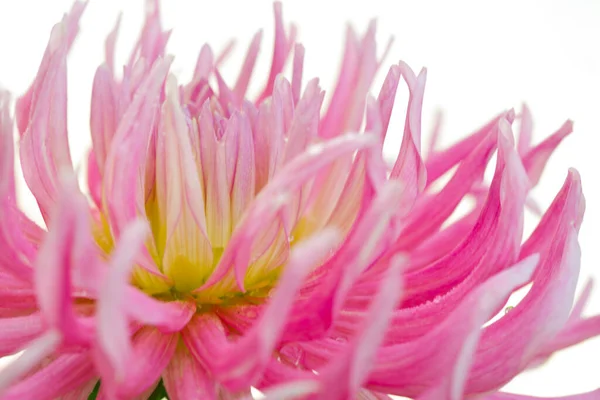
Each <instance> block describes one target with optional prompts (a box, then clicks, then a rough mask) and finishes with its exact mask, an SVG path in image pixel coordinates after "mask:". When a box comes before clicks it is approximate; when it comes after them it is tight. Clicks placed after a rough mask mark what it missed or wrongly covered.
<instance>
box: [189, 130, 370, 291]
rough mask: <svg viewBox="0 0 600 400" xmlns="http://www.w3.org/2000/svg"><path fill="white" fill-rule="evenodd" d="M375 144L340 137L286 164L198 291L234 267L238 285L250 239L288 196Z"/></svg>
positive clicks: (367, 139) (361, 138)
mask: <svg viewBox="0 0 600 400" xmlns="http://www.w3.org/2000/svg"><path fill="white" fill-rule="evenodd" d="M374 144H375V142H374V138H373V137H371V136H369V135H343V136H341V137H338V138H336V139H334V140H331V141H328V142H325V143H323V144H318V145H314V146H312V147H309V148H308V149H307V151H305V152H304V153H303V154H302V155H300V156H298V157H296V158H295V159H294V161H293V162H290V163H289V164H287V165H286V166H285V167H284V168H283V169H282V170H281V172H280V173H279V174H277V175H276V176H275V177H274V179H273V180H272V181H271V182H270V183H269V185H268V186H267V187H265V188H264V189H263V190H262V191H261V192H260V194H259V196H258V197H257V198H256V200H255V201H254V202H253V203H252V205H251V206H250V208H249V209H248V211H247V214H246V217H245V218H244V220H243V221H242V222H241V223H240V225H239V226H238V227H237V228H236V231H235V232H234V235H233V236H232V238H231V240H230V242H229V244H228V246H227V247H226V248H225V251H224V253H223V256H222V258H221V260H220V262H219V265H217V268H216V269H215V271H214V272H213V275H212V276H211V277H210V278H209V280H208V281H207V282H206V283H205V284H204V286H203V287H201V288H200V290H202V289H205V288H207V287H210V286H211V285H213V284H214V283H215V282H217V281H219V280H220V279H221V278H222V277H223V276H225V274H227V273H228V272H229V271H230V270H231V269H232V267H233V266H235V273H236V277H237V281H238V284H240V282H241V280H240V278H241V277H243V276H244V275H245V272H246V269H247V268H248V266H249V260H250V253H251V247H252V244H253V241H254V240H253V239H254V238H256V237H257V236H258V233H259V232H260V231H262V228H263V227H264V224H265V221H273V219H274V218H275V216H276V215H277V214H278V213H279V210H281V208H282V207H283V206H284V205H285V204H286V202H287V200H288V197H289V195H290V194H291V193H292V192H293V191H294V190H297V189H298V188H299V187H300V186H301V185H302V184H304V183H306V182H307V181H308V180H310V179H312V178H314V176H315V175H316V174H317V173H318V172H319V171H321V170H322V169H323V168H325V167H327V166H328V165H330V164H331V163H332V162H334V161H335V160H336V159H338V158H340V157H345V156H347V154H351V153H353V152H355V151H357V150H360V149H362V148H368V147H370V146H373V145H374Z"/></svg>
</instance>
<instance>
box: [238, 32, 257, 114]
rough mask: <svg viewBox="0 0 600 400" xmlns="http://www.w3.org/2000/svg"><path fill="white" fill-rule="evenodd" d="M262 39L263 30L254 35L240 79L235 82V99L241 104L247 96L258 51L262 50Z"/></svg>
mask: <svg viewBox="0 0 600 400" xmlns="http://www.w3.org/2000/svg"><path fill="white" fill-rule="evenodd" d="M261 40H262V30H260V31H258V32H257V33H256V34H255V35H254V37H253V38H252V42H251V43H250V46H248V51H247V53H246V59H245V60H244V64H243V65H242V69H241V70H240V75H239V76H238V79H237V81H236V82H235V86H234V87H233V93H234V96H235V99H236V100H237V104H241V103H242V101H243V100H244V97H245V96H246V91H247V90H248V84H249V83H250V78H251V77H252V72H253V71H254V66H255V65H256V58H257V57H258V52H259V50H260V42H261Z"/></svg>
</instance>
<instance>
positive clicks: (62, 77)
mask: <svg viewBox="0 0 600 400" xmlns="http://www.w3.org/2000/svg"><path fill="white" fill-rule="evenodd" d="M65 30H66V27H65V26H64V25H63V24H57V25H55V26H54V28H53V29H52V34H51V37H50V42H49V43H48V54H49V56H48V57H49V59H48V65H47V70H46V71H40V72H41V73H43V74H44V75H43V76H40V77H39V78H37V80H39V83H38V86H37V90H36V91H35V99H34V101H33V102H32V106H31V122H30V123H29V125H28V128H27V131H26V132H25V133H24V134H23V136H22V139H21V148H20V154H21V167H22V170H23V176H24V178H25V181H26V182H27V185H28V186H29V189H30V190H31V192H32V193H33V195H34V196H35V198H36V200H37V202H38V205H39V207H40V210H41V212H42V216H43V217H44V220H45V221H46V222H48V218H49V214H50V210H51V209H52V208H53V206H54V203H55V202H56V197H57V191H58V174H59V173H60V172H61V170H63V169H64V170H67V171H73V166H72V163H71V156H70V151H69V144H68V136H67V67H66V55H67V37H66V36H67V33H66V32H65Z"/></svg>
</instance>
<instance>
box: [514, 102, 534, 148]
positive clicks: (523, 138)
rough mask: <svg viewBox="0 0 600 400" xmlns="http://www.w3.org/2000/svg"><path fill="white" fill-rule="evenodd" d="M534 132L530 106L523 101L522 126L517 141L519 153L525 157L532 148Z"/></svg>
mask: <svg viewBox="0 0 600 400" xmlns="http://www.w3.org/2000/svg"><path fill="white" fill-rule="evenodd" d="M532 133H533V120H532V118H531V111H529V107H527V105H526V104H524V103H523V107H521V127H520V129H519V141H518V142H517V150H518V151H519V155H520V156H521V157H524V156H525V155H526V154H527V153H528V152H529V149H530V148H531V136H532Z"/></svg>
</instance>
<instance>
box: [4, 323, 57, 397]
mask: <svg viewBox="0 0 600 400" xmlns="http://www.w3.org/2000/svg"><path fill="white" fill-rule="evenodd" d="M60 341H61V335H60V333H59V332H57V331H55V330H50V331H48V332H46V333H45V334H43V335H42V336H40V337H38V338H37V339H35V340H34V341H33V342H31V343H30V345H29V346H28V347H27V349H26V350H25V351H24V352H23V353H22V354H21V355H20V356H19V358H17V359H16V360H14V361H12V362H11V363H10V365H9V366H8V367H7V368H4V369H3V370H2V372H0V394H2V392H4V391H6V389H7V388H9V387H10V385H12V384H13V383H14V382H15V381H17V380H18V379H19V378H21V377H22V376H24V375H26V374H27V373H28V372H30V371H31V370H32V369H33V368H34V367H35V366H36V365H37V364H38V363H39V362H40V361H42V360H43V359H44V358H46V357H48V356H49V355H50V354H52V353H53V352H54V350H56V348H57V347H58V345H59V344H60ZM12 389H13V390H14V386H13V387H12ZM9 392H10V391H9ZM2 398H3V399H5V398H6V397H2Z"/></svg>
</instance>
